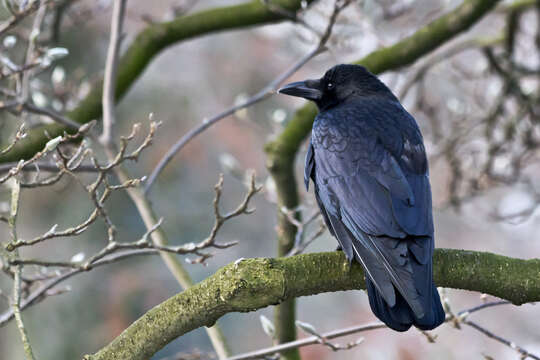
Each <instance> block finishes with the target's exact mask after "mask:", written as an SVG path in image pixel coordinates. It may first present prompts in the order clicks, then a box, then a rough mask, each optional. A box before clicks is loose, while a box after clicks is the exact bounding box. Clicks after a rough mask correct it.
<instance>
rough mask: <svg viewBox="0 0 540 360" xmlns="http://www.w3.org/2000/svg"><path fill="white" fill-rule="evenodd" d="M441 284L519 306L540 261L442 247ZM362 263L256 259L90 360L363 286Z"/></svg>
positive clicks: (148, 317)
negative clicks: (237, 315) (231, 317)
mask: <svg viewBox="0 0 540 360" xmlns="http://www.w3.org/2000/svg"><path fill="white" fill-rule="evenodd" d="M434 278H435V283H436V284H437V286H442V287H450V288H456V289H465V290H471V291H478V292H481V293H487V294H491V295H494V296H497V297H500V298H503V299H507V300H510V301H512V302H513V303H515V304H522V303H526V302H533V301H540V259H533V260H521V259H514V258H509V257H505V256H501V255H496V254H491V253H487V252H475V251H463V250H449V249H438V250H436V251H435V257H434ZM364 286H365V283H364V274H363V272H362V268H361V266H360V265H358V264H356V263H355V264H353V266H352V267H351V268H349V266H348V263H347V261H346V260H345V257H344V255H343V253H341V252H331V253H317V254H306V255H299V256H293V257H288V258H279V259H249V260H244V261H242V262H240V263H239V264H230V265H227V266H225V267H224V268H222V269H220V270H219V271H217V272H216V273H215V274H214V275H213V276H210V277H209V278H207V279H206V280H204V281H202V282H200V283H199V284H197V285H195V286H193V287H191V288H189V289H187V290H185V291H184V292H182V293H179V294H177V295H175V296H173V297H172V298H170V299H168V300H167V301H165V302H163V303H161V304H160V305H158V306H156V307H154V308H153V309H151V310H150V311H148V312H147V313H146V314H145V315H143V316H142V317H141V318H140V319H139V320H137V321H136V322H135V323H133V324H132V325H131V326H130V327H129V328H127V329H126V330H125V331H124V332H123V333H122V334H120V335H119V336H118V337H117V338H116V339H115V340H114V341H113V342H111V343H110V344H109V345H107V346H105V347H104V348H103V349H101V350H100V351H99V352H98V353H96V354H95V355H89V356H87V357H86V359H88V360H105V359H106V360H115V359H118V360H120V359H132V360H139V359H140V360H142V359H148V358H150V357H151V356H152V355H153V354H154V353H156V352H157V351H158V350H160V349H161V348H163V347H164V346H165V345H166V344H168V343H169V342H171V341H172V340H174V339H176V338H177V337H179V336H182V335H183V334H185V333H187V332H189V331H191V330H194V329H196V328H199V327H201V326H211V325H212V324H213V323H214V322H216V321H217V319H219V318H220V317H221V316H223V315H225V314H227V313H230V312H248V311H255V310H257V309H260V308H263V307H266V306H268V305H275V304H278V303H281V302H283V301H286V300H288V299H292V298H296V297H299V296H308V295H314V294H319V293H323V292H333V291H342V290H353V289H364Z"/></svg>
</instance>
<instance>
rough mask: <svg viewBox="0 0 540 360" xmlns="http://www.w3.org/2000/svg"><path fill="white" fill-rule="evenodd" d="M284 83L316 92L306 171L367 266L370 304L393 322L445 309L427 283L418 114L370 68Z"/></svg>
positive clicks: (350, 253)
mask: <svg viewBox="0 0 540 360" xmlns="http://www.w3.org/2000/svg"><path fill="white" fill-rule="evenodd" d="M279 92H280V93H282V94H286V95H292V96H299V97H303V98H305V99H309V100H312V101H314V102H315V103H316V104H317V107H318V108H319V114H318V115H317V117H316V118H315V122H314V123H313V130H312V135H311V143H310V145H309V149H308V152H307V156H306V165H305V172H304V181H305V184H306V188H309V179H311V180H313V183H314V184H315V198H316V199H317V203H318V205H319V208H320V209H321V213H322V215H323V217H324V220H325V222H326V225H327V226H328V229H329V231H330V233H331V234H332V235H333V236H334V237H336V239H337V241H338V243H339V245H340V247H341V249H342V250H343V251H344V252H345V255H346V256H347V259H348V260H349V261H352V260H353V259H356V260H357V261H358V262H359V263H361V264H362V265H363V267H364V270H365V273H366V288H367V293H368V297H369V304H370V306H371V309H372V310H373V312H374V313H375V315H376V316H377V317H378V318H379V319H380V320H382V321H383V322H384V323H385V324H387V325H388V326H389V327H391V328H392V329H394V330H397V331H406V330H407V329H409V328H410V327H411V325H414V326H416V327H417V328H419V329H422V330H430V329H433V328H435V327H437V326H438V325H440V324H441V323H442V322H443V321H444V318H445V313H444V310H443V308H442V305H441V300H440V298H439V294H438V292H437V288H436V287H435V284H434V283H433V276H432V256H433V248H434V240H433V216H432V209H431V188H430V184H429V173H428V164H427V158H426V152H425V149H424V144H423V139H422V134H421V133H420V129H419V128H418V125H417V124H416V121H415V120H414V118H413V117H412V116H411V115H410V114H409V113H408V112H407V111H406V110H405V109H404V108H403V107H402V106H401V104H400V102H399V100H398V99H397V98H396V97H395V96H394V95H393V94H392V92H391V91H390V89H388V87H386V85H384V84H383V83H382V82H381V81H380V80H379V79H378V78H377V77H376V76H375V75H373V74H372V73H370V72H369V71H368V70H367V69H366V68H364V67H362V66H359V65H337V66H334V67H333V68H331V69H330V70H328V71H327V72H326V74H324V76H323V77H322V78H321V79H317V80H306V81H301V82H294V83H291V84H288V85H286V86H284V87H283V88H281V89H280V90H279Z"/></svg>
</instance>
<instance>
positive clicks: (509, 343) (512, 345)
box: [462, 320, 540, 360]
mask: <svg viewBox="0 0 540 360" xmlns="http://www.w3.org/2000/svg"><path fill="white" fill-rule="evenodd" d="M462 323H463V324H465V325H468V326H470V327H472V328H473V329H475V330H478V331H480V332H481V333H482V334H484V335H486V336H487V337H489V338H491V339H493V340H495V341H498V342H500V343H501V344H504V345H506V346H508V347H510V348H512V349H514V350H516V351H517V352H518V353H519V354H520V355H521V356H522V357H521V359H527V358H531V359H535V360H540V357H538V356H536V355H534V354H531V353H530V352H528V351H527V350H525V349H524V348H522V347H521V346H518V345H516V343H514V342H512V341H510V340H507V339H505V338H503V337H501V336H499V335H496V334H494V333H493V332H491V331H489V330H488V329H486V328H485V327H483V326H480V325H478V323H476V322H474V321H471V320H463V321H462Z"/></svg>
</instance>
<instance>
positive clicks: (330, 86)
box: [326, 82, 334, 90]
mask: <svg viewBox="0 0 540 360" xmlns="http://www.w3.org/2000/svg"><path fill="white" fill-rule="evenodd" d="M326 88H327V89H328V90H331V89H333V88H334V84H333V83H331V82H329V83H328V84H326Z"/></svg>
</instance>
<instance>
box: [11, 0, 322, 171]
mask: <svg viewBox="0 0 540 360" xmlns="http://www.w3.org/2000/svg"><path fill="white" fill-rule="evenodd" d="M312 1H313V0H309V1H308V3H311V2H312ZM272 4H274V5H277V6H279V7H280V8H281V9H283V10H287V11H290V12H295V11H297V10H298V9H299V8H300V6H301V1H300V0H274V1H272ZM287 19H289V18H288V17H287V16H286V15H283V14H281V13H279V12H276V11H272V10H270V9H269V7H268V6H266V5H265V4H264V3H263V2H262V1H260V0H253V1H250V2H247V3H244V4H240V5H235V6H226V7H220V8H215V9H210V10H204V11H200V12H198V13H195V14H192V15H187V16H183V17H179V18H177V19H175V20H173V21H170V22H163V23H157V24H153V25H150V26H148V27H147V28H146V29H145V30H143V31H142V32H141V33H139V35H138V36H137V37H136V38H135V40H134V41H133V43H132V44H131V45H130V46H129V48H128V49H127V51H126V52H125V54H124V55H123V56H122V58H121V59H120V62H119V65H118V74H117V83H116V93H115V95H116V99H117V100H119V99H120V98H122V97H123V96H124V95H125V94H126V92H127V91H128V89H129V88H130V87H131V85H133V83H134V82H135V81H136V80H137V79H138V78H139V76H140V75H141V74H142V73H143V71H144V69H145V68H146V66H147V65H148V64H149V63H150V62H151V61H152V60H153V59H154V57H155V56H156V55H157V54H158V53H159V52H161V51H162V50H163V49H165V48H167V47H168V46H170V45H173V44H177V43H179V42H182V41H185V40H189V39H193V38H195V37H199V36H203V35H207V34H211V33H215V32H220V31H225V30H233V29H242V28H245V27H249V26H255V25H264V24H269V23H274V22H278V21H283V20H287ZM102 88H103V82H102V81H99V82H98V83H97V84H95V86H94V87H93V89H92V91H91V92H90V93H89V94H88V95H87V96H86V98H85V99H83V100H82V101H81V102H80V104H79V105H78V106H77V108H75V109H74V110H73V111H71V112H69V113H68V114H67V116H68V117H69V118H71V119H72V120H74V121H75V122H77V123H80V124H84V123H87V122H89V121H90V120H93V119H97V118H99V117H100V116H101V98H102ZM64 131H68V129H67V128H66V127H64V126H61V125H58V124H49V125H45V126H39V127H37V128H34V129H32V130H29V131H27V133H28V135H27V137H26V138H25V139H24V140H21V141H20V142H19V143H17V145H16V146H15V147H14V149H13V150H11V151H10V152H9V153H7V154H5V155H3V156H0V163H5V162H13V161H19V160H20V159H28V158H30V157H32V156H33V155H34V154H35V153H36V152H38V151H40V150H41V149H43V147H44V146H45V143H46V142H47V140H48V138H47V136H46V135H45V133H48V134H49V136H50V137H52V138H54V137H56V136H59V135H61V134H62V133H63V132H64ZM69 131H73V130H69Z"/></svg>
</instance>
